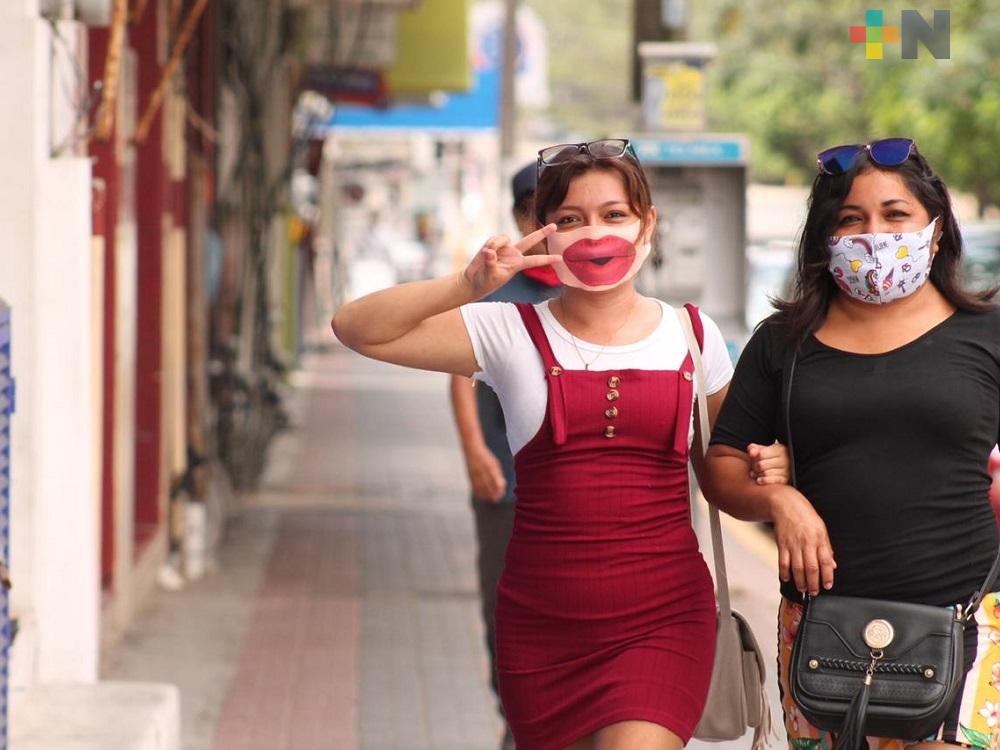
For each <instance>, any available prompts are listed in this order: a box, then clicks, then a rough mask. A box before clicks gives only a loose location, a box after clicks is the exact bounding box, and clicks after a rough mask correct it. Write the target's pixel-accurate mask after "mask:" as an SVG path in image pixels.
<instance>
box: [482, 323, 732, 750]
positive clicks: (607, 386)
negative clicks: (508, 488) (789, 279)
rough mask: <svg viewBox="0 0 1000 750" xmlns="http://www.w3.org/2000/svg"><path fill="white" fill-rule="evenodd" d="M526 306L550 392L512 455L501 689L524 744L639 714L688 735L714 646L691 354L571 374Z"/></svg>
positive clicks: (528, 748) (501, 597)
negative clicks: (659, 363) (693, 452)
mask: <svg viewBox="0 0 1000 750" xmlns="http://www.w3.org/2000/svg"><path fill="white" fill-rule="evenodd" d="M517 307H518V311H519V312H520V314H521V317H522V319H523V320H524V324H525V326H526V327H527V330H528V333H529V334H530V336H531V339H532V341H533V342H534V344H535V347H536V348H537V349H538V351H539V353H540V354H541V358H542V363H543V365H544V367H545V378H546V381H547V385H548V406H547V409H546V416H545V419H544V421H543V423H542V426H541V428H540V429H539V431H538V433H537V434H536V435H535V436H534V437H533V438H532V439H531V441H530V442H529V443H528V444H527V445H525V446H524V447H523V448H522V449H521V450H520V451H519V452H518V453H517V455H516V456H515V468H516V475H517V489H516V494H517V504H516V506H515V508H516V510H515V519H514V530H513V534H512V537H511V541H510V544H509V546H508V548H507V557H506V562H505V567H504V571H503V576H502V578H501V580H500V584H499V587H498V590H497V609H496V621H497V622H496V625H497V666H498V672H499V679H500V696H501V699H502V701H503V707H504V711H505V713H506V717H507V721H508V723H509V724H510V727H511V729H512V731H513V734H514V739H515V742H516V744H517V747H518V750H562V748H565V747H566V746H567V745H570V744H572V743H573V742H574V741H576V740H578V739H580V738H581V737H584V736H586V735H588V734H591V733H593V732H595V731H597V730H598V729H600V728H602V727H605V726H607V725H609V724H613V723H616V722H619V721H626V720H643V721H650V722H655V723H657V724H660V725H662V726H665V727H666V728H668V729H670V730H671V731H673V732H674V733H675V734H677V735H679V736H680V738H681V739H682V740H684V741H685V742H687V741H688V739H690V737H691V734H692V732H693V731H694V727H695V725H696V724H697V723H698V720H699V719H700V717H701V712H702V709H703V707H704V703H705V698H706V695H707V693H708V685H709V679H710V676H711V669H712V658H713V655H714V649H715V597H714V594H713V589H712V580H711V577H710V575H709V573H708V568H707V567H706V565H705V561H704V560H703V558H702V556H701V553H700V552H699V549H698V541H697V539H696V537H695V534H694V531H693V530H692V528H691V516H690V505H689V501H688V473H687V462H688V430H689V426H690V423H691V404H692V393H693V391H692V389H693V382H692V381H693V372H694V367H693V363H692V361H691V357H690V355H688V357H687V358H686V359H685V360H684V363H683V364H682V366H681V369H680V370H677V371H673V370H636V369H623V370H610V371H600V372H597V371H588V370H564V369H563V368H562V366H561V365H560V364H559V362H558V361H556V358H555V356H554V355H553V353H552V349H551V348H550V346H549V342H548V339H547V338H546V335H545V332H544V329H543V328H542V324H541V321H540V320H539V318H538V315H537V313H536V312H535V309H534V307H532V306H530V305H518V306H517ZM692 318H693V321H694V323H695V331H696V333H697V335H698V340H699V345H700V342H701V337H702V328H701V321H700V319H699V317H698V315H697V313H696V311H694V314H693V315H692Z"/></svg>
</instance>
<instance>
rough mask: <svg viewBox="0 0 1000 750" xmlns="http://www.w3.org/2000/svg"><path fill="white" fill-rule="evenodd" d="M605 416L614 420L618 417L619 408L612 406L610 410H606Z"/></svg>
mask: <svg viewBox="0 0 1000 750" xmlns="http://www.w3.org/2000/svg"><path fill="white" fill-rule="evenodd" d="M604 416H606V417H607V418H608V419H614V418H615V417H617V416H618V407H617V406H612V407H611V408H610V409H605V410H604Z"/></svg>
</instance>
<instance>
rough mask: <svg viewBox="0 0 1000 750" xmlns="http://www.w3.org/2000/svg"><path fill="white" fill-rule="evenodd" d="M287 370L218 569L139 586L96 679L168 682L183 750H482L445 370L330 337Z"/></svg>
mask: <svg viewBox="0 0 1000 750" xmlns="http://www.w3.org/2000/svg"><path fill="white" fill-rule="evenodd" d="M296 385H297V386H298V388H297V395H296V397H295V399H294V419H293V421H294V423H295V425H296V429H295V430H294V431H290V432H289V433H287V434H286V435H285V436H283V437H282V438H280V439H279V440H278V441H277V442H276V444H275V446H274V449H273V450H272V456H271V461H270V464H269V467H268V472H267V475H266V478H265V482H264V484H263V486H262V488H261V491H260V492H259V493H258V494H256V495H255V496H253V497H249V498H245V499H244V510H243V512H242V513H241V514H240V516H239V518H238V519H237V520H236V521H234V522H233V523H232V524H231V525H230V527H229V529H228V530H227V535H226V540H225V544H224V545H223V547H222V549H221V551H220V555H219V565H218V569H217V570H216V571H215V572H214V573H213V574H212V575H209V576H208V577H206V578H205V579H203V580H201V581H199V582H197V583H194V584H190V585H188V586H187V587H186V588H185V589H183V590H182V591H179V592H165V591H164V592H158V593H157V594H156V595H155V596H154V598H153V601H152V602H151V603H150V605H149V607H148V608H147V609H146V611H144V613H143V614H142V616H141V617H140V618H139V619H138V621H137V623H136V626H135V627H134V629H133V632H132V634H131V635H130V636H128V638H127V639H126V640H125V642H124V643H123V644H122V645H121V646H120V647H118V648H117V649H116V650H115V651H114V652H113V653H112V654H111V655H110V656H109V658H108V660H107V662H108V663H107V666H106V669H105V674H104V676H105V677H107V678H114V679H144V680H157V681H165V682H173V683H176V684H178V685H179V686H180V687H181V695H182V714H183V747H184V748H185V750H493V749H494V748H496V746H497V741H498V735H499V729H500V727H499V722H498V721H497V719H496V715H495V712H494V707H493V700H492V696H491V694H490V692H489V690H488V687H487V679H486V670H487V661H486V656H485V650H484V647H483V644H482V628H481V625H480V623H479V614H478V605H477V593H476V575H475V557H474V555H475V549H474V541H473V540H474V534H473V529H472V519H471V514H470V512H469V509H468V507H467V499H466V484H465V479H464V471H463V468H462V465H461V459H460V455H459V451H458V447H457V441H456V438H455V432H454V429H453V427H452V424H451V418H450V411H449V408H448V402H447V379H446V378H445V377H444V376H441V375H436V374H428V373H418V372H413V371H406V370H402V369H397V368H392V367H389V366H385V365H381V364H378V363H373V362H368V361H365V360H362V359H361V358H359V357H356V356H354V355H352V354H350V353H348V352H345V351H344V350H343V349H340V348H336V347H335V348H333V349H331V350H330V351H329V352H326V353H323V354H315V355H312V356H310V357H309V358H308V360H307V361H306V363H305V366H304V368H303V370H302V371H301V372H300V373H298V374H297V376H296ZM728 552H729V558H730V578H731V582H732V584H733V588H734V599H735V601H736V604H737V606H738V607H739V608H740V609H741V611H744V612H746V613H747V614H749V616H750V617H751V619H752V621H753V622H754V626H755V630H756V632H757V635H758V638H759V639H760V640H761V642H762V646H763V647H764V649H765V652H766V655H767V658H768V660H769V665H770V664H773V654H774V643H773V641H774V638H773V632H774V602H775V601H776V600H775V596H774V594H773V592H774V589H775V586H774V583H773V577H772V576H771V574H770V572H769V568H768V566H767V564H765V563H764V562H762V561H761V559H760V557H759V556H757V555H754V554H752V553H750V552H748V551H747V550H746V549H744V548H743V547H741V546H740V545H738V544H734V543H730V545H729V548H728ZM769 682H770V687H771V688H772V692H773V693H774V695H773V696H772V705H773V706H774V708H776V707H777V696H776V690H775V689H774V688H773V679H772V680H771V681H769ZM695 745H696V743H693V745H692V746H695ZM748 745H749V743H748V742H747V741H745V740H744V741H737V742H733V743H727V744H726V745H714V747H717V748H720V750H722V749H723V748H740V747H747V746H748ZM703 747H709V746H708V745H703Z"/></svg>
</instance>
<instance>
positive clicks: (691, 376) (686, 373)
mask: <svg viewBox="0 0 1000 750" xmlns="http://www.w3.org/2000/svg"><path fill="white" fill-rule="evenodd" d="M693 378H694V376H693V375H692V374H691V373H689V372H685V373H684V379H685V380H692V379H693Z"/></svg>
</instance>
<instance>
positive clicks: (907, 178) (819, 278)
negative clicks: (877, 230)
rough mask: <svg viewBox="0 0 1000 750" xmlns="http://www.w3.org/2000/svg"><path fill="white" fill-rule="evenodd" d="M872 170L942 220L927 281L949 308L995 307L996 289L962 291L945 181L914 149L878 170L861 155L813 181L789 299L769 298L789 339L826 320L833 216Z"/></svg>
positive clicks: (833, 291)
mask: <svg viewBox="0 0 1000 750" xmlns="http://www.w3.org/2000/svg"><path fill="white" fill-rule="evenodd" d="M871 169H882V170H884V171H890V170H891V171H894V172H896V173H897V174H899V176H900V177H901V178H902V179H903V182H904V183H905V184H906V187H907V188H909V190H910V192H911V193H913V195H914V196H916V198H917V200H919V201H920V203H921V205H923V207H924V208H925V209H926V210H927V214H928V215H929V216H930V217H931V218H934V217H940V218H939V221H938V227H937V228H938V230H939V231H940V232H941V236H940V238H939V239H938V252H937V255H936V256H935V257H934V263H933V264H932V265H931V271H930V280H931V282H932V283H933V284H934V286H936V287H937V288H938V290H939V291H940V292H941V294H943V295H944V297H945V299H947V300H948V301H949V302H950V303H951V304H953V305H954V306H955V307H957V308H958V309H959V310H965V311H968V312H982V311H985V310H989V309H991V308H992V307H993V303H992V302H991V300H992V299H993V296H994V295H995V294H996V292H997V290H996V289H992V290H989V291H986V292H982V293H979V294H973V293H972V292H969V291H966V290H965V288H964V287H963V285H962V280H961V265H962V236H961V234H960V233H959V231H958V222H957V221H956V220H955V213H954V211H953V210H952V207H951V198H950V197H949V195H948V188H947V187H946V186H945V184H944V181H943V180H942V179H941V178H940V177H938V176H937V175H936V174H935V173H934V172H933V170H932V169H931V168H930V165H929V164H928V163H927V160H926V159H924V157H923V156H921V155H920V154H919V153H917V151H916V149H914V150H913V152H912V153H911V154H910V156H909V158H907V160H906V161H905V162H903V163H902V164H900V165H899V166H898V167H880V166H878V165H877V164H874V163H873V162H871V161H870V160H869V159H868V157H867V155H861V156H859V157H858V158H857V160H856V163H855V164H854V165H852V166H851V168H850V169H849V170H847V171H846V172H844V173H843V174H839V175H828V174H824V173H820V174H818V175H817V176H816V179H815V180H814V181H813V186H812V192H811V193H810V195H809V211H808V213H807V215H806V222H805V226H804V228H803V229H802V237H801V238H800V239H799V246H798V253H797V265H796V272H795V280H794V285H793V288H792V296H791V299H789V300H782V299H776V300H773V304H774V307H775V308H776V309H777V310H778V318H779V319H780V320H782V321H784V323H785V326H786V334H787V337H788V340H789V341H794V342H797V341H801V340H802V338H803V337H804V336H805V335H806V334H808V333H810V332H811V331H813V330H815V329H816V328H818V327H819V325H820V323H822V322H823V318H825V317H826V312H827V309H828V308H829V306H830V300H832V299H833V298H834V296H835V295H837V294H839V293H840V292H839V290H838V288H837V285H836V284H835V283H834V281H833V275H832V274H831V273H830V271H829V263H830V253H829V250H828V249H827V238H829V237H830V235H832V234H833V232H834V229H835V226H836V222H837V215H838V213H839V212H840V207H841V206H842V205H843V204H844V200H845V199H846V198H847V195H848V193H850V191H851V185H852V184H853V183H854V178H855V177H857V176H858V175H859V174H862V173H863V172H866V171H868V170H871Z"/></svg>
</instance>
